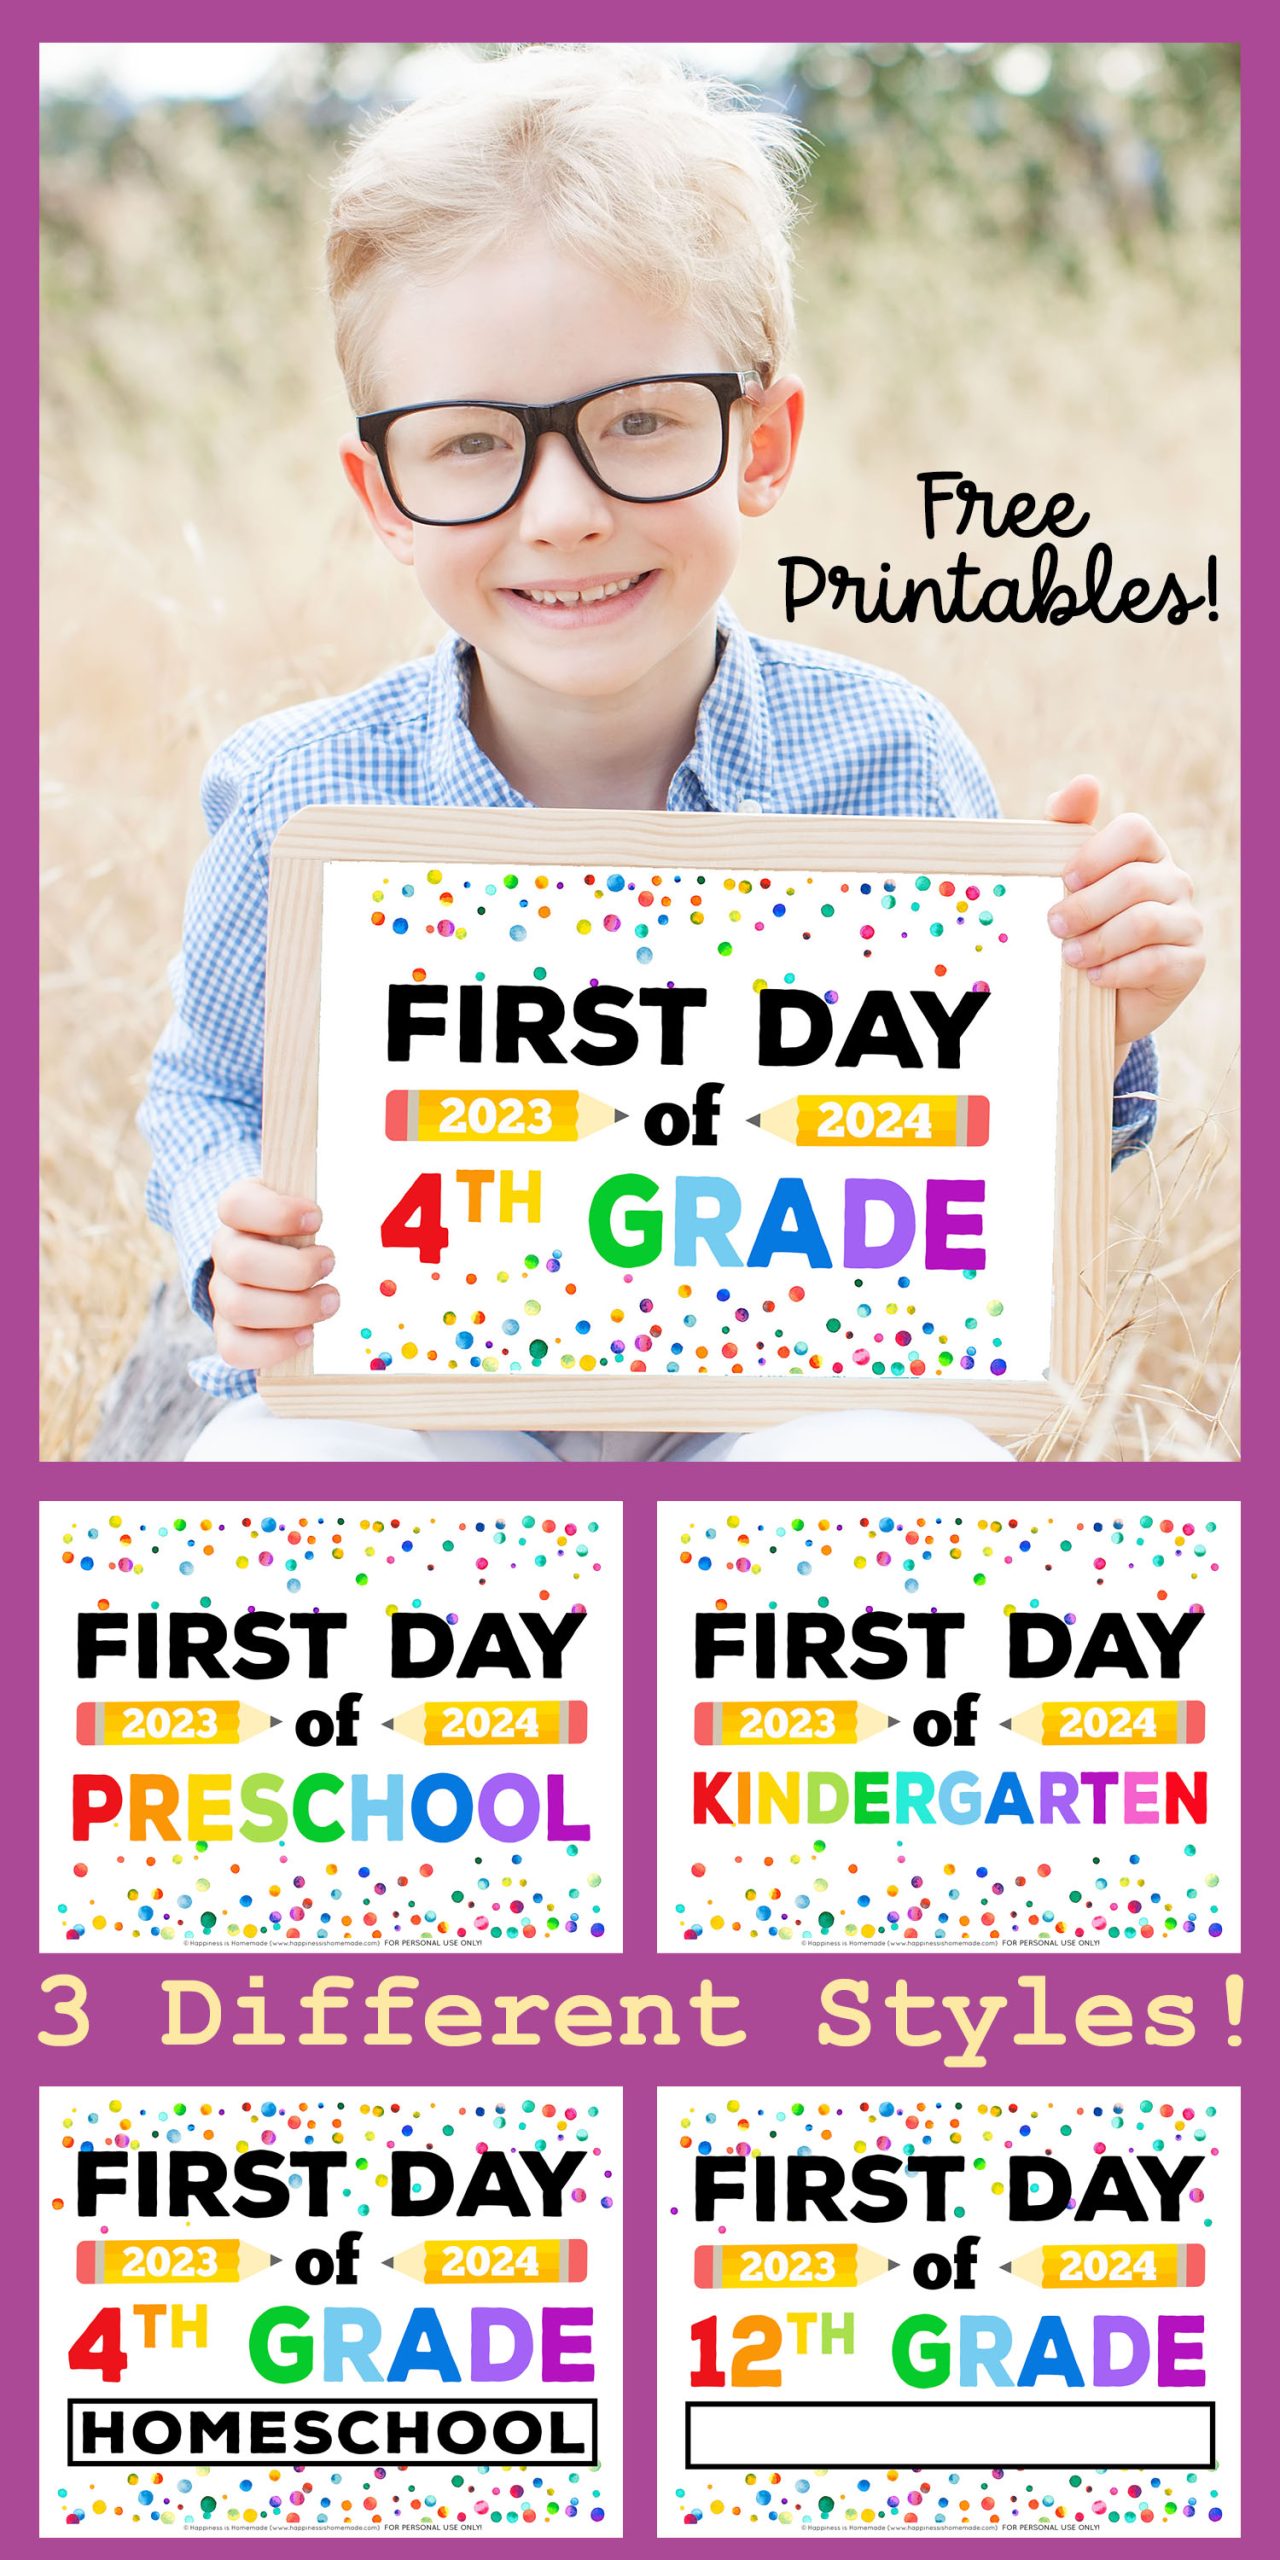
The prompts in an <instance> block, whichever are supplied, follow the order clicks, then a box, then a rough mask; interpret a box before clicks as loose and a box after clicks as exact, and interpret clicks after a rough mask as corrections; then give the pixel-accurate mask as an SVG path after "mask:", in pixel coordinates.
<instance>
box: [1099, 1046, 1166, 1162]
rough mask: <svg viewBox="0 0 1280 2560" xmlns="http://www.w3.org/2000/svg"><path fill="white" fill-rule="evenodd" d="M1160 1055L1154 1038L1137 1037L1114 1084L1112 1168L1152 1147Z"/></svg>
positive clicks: (1157, 1099) (1158, 1089)
mask: <svg viewBox="0 0 1280 2560" xmlns="http://www.w3.org/2000/svg"><path fill="white" fill-rule="evenodd" d="M1159 1094H1160V1059H1159V1055H1158V1052H1157V1049H1156V1044H1155V1042H1154V1040H1152V1039H1150V1038H1147V1039H1145V1040H1135V1041H1134V1044H1133V1047H1132V1048H1131V1050H1130V1051H1129V1055H1128V1057H1127V1058H1126V1059H1125V1062H1124V1065H1123V1066H1122V1068H1121V1069H1120V1073H1119V1075H1118V1076H1117V1077H1116V1080H1115V1083H1114V1085H1113V1086H1112V1100H1111V1170H1112V1172H1113V1173H1114V1172H1115V1169H1116V1166H1117V1165H1118V1164H1123V1163H1124V1160H1125V1158H1126V1156H1136V1155H1139V1154H1140V1153H1141V1151H1142V1149H1143V1147H1149V1146H1150V1144H1151V1141H1152V1139H1153V1137H1154V1136H1155V1128H1156V1112H1157V1108H1158V1102H1159Z"/></svg>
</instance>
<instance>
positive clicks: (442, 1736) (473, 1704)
mask: <svg viewBox="0 0 1280 2560" xmlns="http://www.w3.org/2000/svg"><path fill="white" fill-rule="evenodd" d="M386 1727H387V1731H388V1733H402V1734H404V1735H405V1736H406V1738H407V1740H408V1741H410V1742H451V1743H461V1744H463V1745H464V1746H465V1745H466V1744H468V1743H471V1744H474V1745H476V1746H477V1748H479V1749H481V1750H485V1749H489V1750H493V1749H495V1748H497V1747H499V1746H502V1745H505V1746H507V1747H508V1748H509V1747H510V1746H511V1745H512V1744H513V1743H531V1742H538V1743H542V1742H585V1741H586V1738H587V1702H586V1699H585V1698H424V1700H423V1702H422V1705H421V1706H420V1707H406V1708H405V1709H404V1710H403V1712H402V1713H401V1714H400V1715H398V1716H388V1717H387V1718H386Z"/></svg>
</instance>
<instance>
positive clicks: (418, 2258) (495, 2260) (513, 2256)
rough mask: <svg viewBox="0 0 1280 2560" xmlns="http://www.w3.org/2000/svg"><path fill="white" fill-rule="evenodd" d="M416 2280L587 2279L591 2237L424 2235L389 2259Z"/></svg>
mask: <svg viewBox="0 0 1280 2560" xmlns="http://www.w3.org/2000/svg"><path fill="white" fill-rule="evenodd" d="M382 2263H383V2265H384V2267H394V2268H395V2271H396V2274H397V2275H398V2276H411V2277H412V2278H413V2281H414V2283H415V2284H585V2282H586V2277H587V2244H586V2241H585V2240H419V2241H416V2242H415V2243H414V2246H413V2248H412V2249H398V2250H397V2252H396V2254H395V2256H394V2258H384V2259H383V2261H382Z"/></svg>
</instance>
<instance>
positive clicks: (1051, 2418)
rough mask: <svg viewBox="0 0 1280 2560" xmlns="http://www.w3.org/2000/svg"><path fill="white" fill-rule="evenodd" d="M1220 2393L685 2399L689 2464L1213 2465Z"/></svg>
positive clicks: (736, 2467)
mask: <svg viewBox="0 0 1280 2560" xmlns="http://www.w3.org/2000/svg"><path fill="white" fill-rule="evenodd" d="M1214 2435H1215V2427H1214V2402H1213V2401H1212V2400H1088V2401H1080V2400H1077V2401H1075V2402H1074V2403H1069V2404H1068V2403H1063V2402H1058V2403H1054V2402H1050V2401H1046V2402H1044V2403H1043V2404H1039V2405H1038V2404H1037V2403H1035V2402H1033V2401H1030V2400H1019V2401H1010V2402H993V2401H990V2400H983V2401H976V2402H975V2401H965V2400H914V2401H900V2400H775V2401H773V2402H772V2403H771V2404H770V2405H769V2406H768V2407H765V2408H762V2407H761V2406H760V2403H759V2399H758V2398H757V2399H756V2401H755V2404H754V2406H752V2407H746V2406H740V2407H735V2406H734V2405H733V2404H732V2403H729V2404H726V2405H720V2404H718V2403H716V2402H714V2401H701V2400H687V2401H686V2402H685V2449H686V2460H687V2462H688V2464H689V2467H690V2468H691V2469H694V2470H706V2471H795V2470H803V2471H808V2470H813V2471H840V2470H844V2471H867V2470H873V2469H877V2468H884V2467H885V2466H886V2465H887V2466H889V2467H890V2468H891V2469H894V2470H914V2469H916V2468H918V2467H924V2468H926V2469H934V2470H946V2471H965V2470H969V2471H973V2470H980V2471H988V2470H990V2469H992V2468H993V2466H995V2465H997V2464H999V2465H1001V2466H1003V2467H1005V2468H1008V2469H1016V2468H1017V2467H1018V2466H1019V2465H1022V2464H1027V2463H1032V2464H1038V2465H1040V2466H1041V2467H1044V2466H1046V2465H1053V2466H1056V2467H1057V2468H1059V2469H1062V2468H1066V2469H1068V2470H1072V2471H1091V2470H1104V2471H1105V2470H1111V2469H1113V2468H1114V2467H1115V2466H1116V2465H1117V2464H1118V2465H1119V2466H1120V2467H1121V2468H1122V2469H1124V2468H1126V2467H1127V2468H1128V2469H1129V2470H1131V2471H1151V2470H1159V2469H1162V2468H1163V2469H1165V2470H1171V2471H1186V2470H1188V2469H1191V2470H1201V2469H1204V2470H1211V2469H1212V2467H1213V2463H1214V2460H1215V2445H1214Z"/></svg>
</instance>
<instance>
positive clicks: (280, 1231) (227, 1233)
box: [209, 1182, 338, 1369]
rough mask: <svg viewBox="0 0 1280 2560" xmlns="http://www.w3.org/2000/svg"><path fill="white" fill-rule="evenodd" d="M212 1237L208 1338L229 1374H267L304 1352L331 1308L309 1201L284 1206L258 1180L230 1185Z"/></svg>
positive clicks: (327, 1265) (326, 1255) (324, 1256)
mask: <svg viewBox="0 0 1280 2560" xmlns="http://www.w3.org/2000/svg"><path fill="white" fill-rule="evenodd" d="M218 1217H219V1219H220V1221H221V1224H220V1225H219V1226H218V1227H217V1229H216V1230H215V1233H214V1239H213V1276H212V1278H211V1279H210V1282H209V1298H210V1302H211V1304H212V1307H213V1338H214V1341H215V1342H216V1343H217V1346H218V1349H219V1351H220V1352H221V1354H222V1357H223V1359H224V1360H226V1361H229V1363H230V1365H231V1367H232V1368H233V1369H274V1368H275V1367H276V1365H277V1363H278V1362H279V1361H281V1360H289V1359H291V1358H292V1356H293V1354H294V1352H295V1351H302V1350H305V1348H306V1346H307V1344H308V1343H309V1342H310V1340H311V1337H312V1331H313V1328H314V1326H315V1325H316V1324H318V1323H320V1322H322V1321H323V1319H324V1317H325V1316H331V1315H332V1314H333V1313H334V1311H335V1309H336V1307H337V1304H338V1293H337V1290H336V1289H321V1288H319V1287H318V1285H317V1284H318V1282H320V1281H321V1280H324V1279H327V1277H328V1275H329V1273H330V1272H331V1271H332V1269H333V1255H332V1254H331V1253H330V1251H329V1248H328V1246H327V1245H319V1244H317V1243H316V1242H315V1232H316V1229H317V1227H318V1226H319V1224H320V1211H319V1210H318V1208H317V1207H316V1204H315V1202H314V1200H290V1199H288V1198H286V1196H285V1194H284V1193H283V1192H281V1191H271V1190H269V1189H268V1187H267V1185H266V1183H265V1182H233V1183H232V1186H231V1189H230V1190H229V1191H224V1192H223V1195H222V1198H221V1199H220V1201H219V1202H218Z"/></svg>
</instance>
